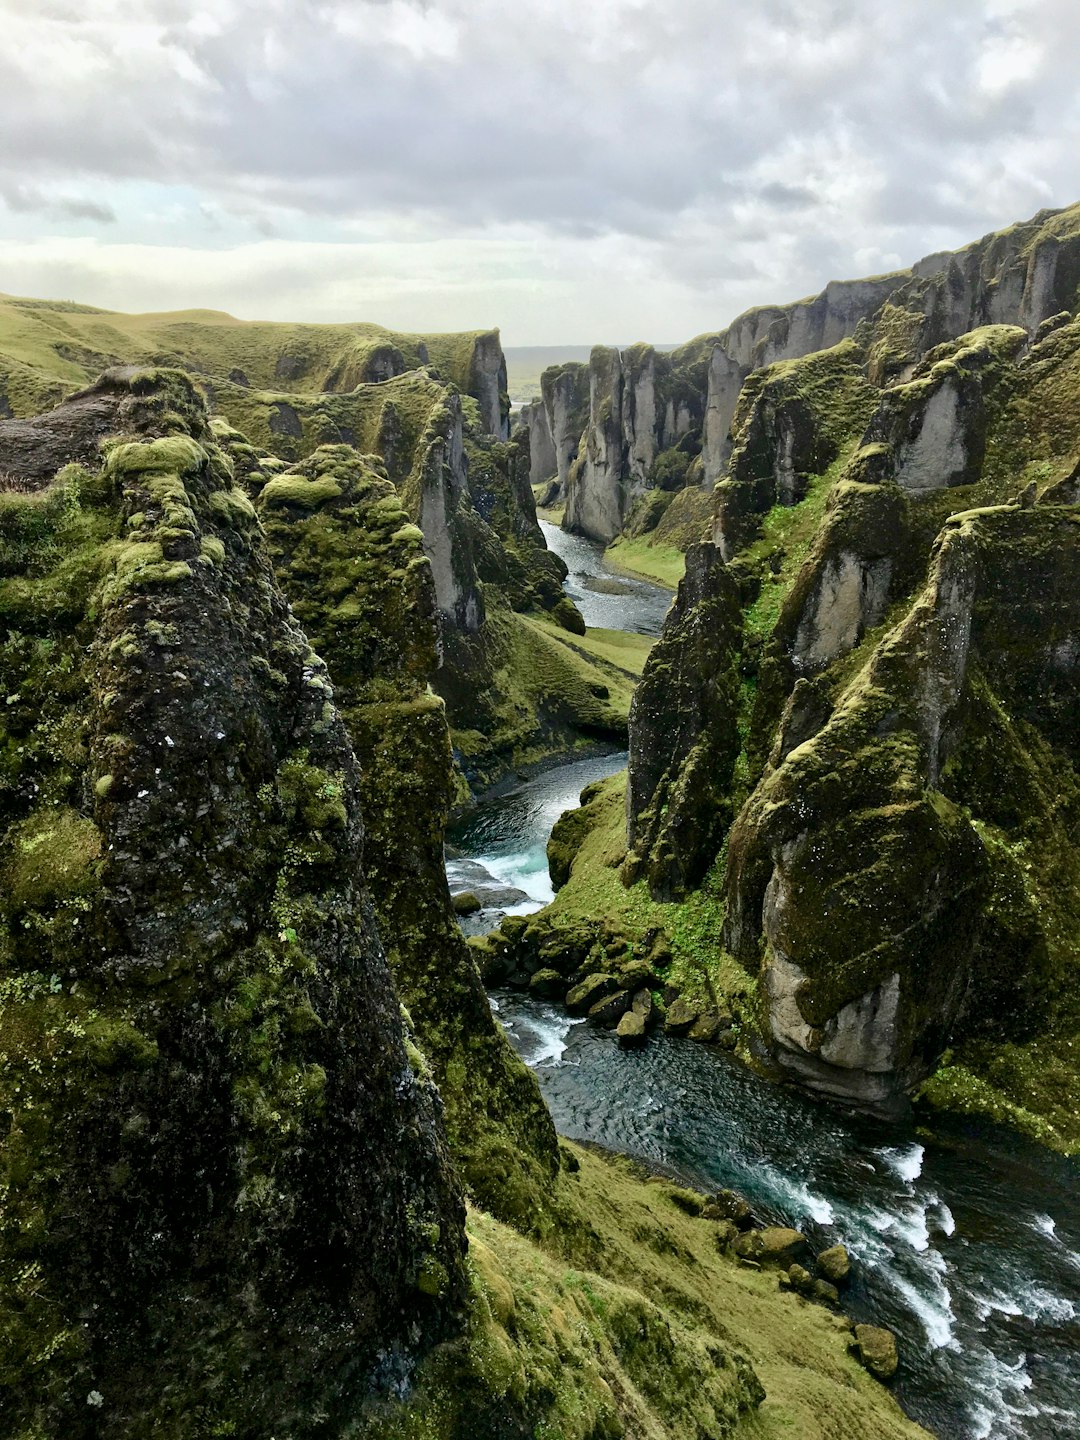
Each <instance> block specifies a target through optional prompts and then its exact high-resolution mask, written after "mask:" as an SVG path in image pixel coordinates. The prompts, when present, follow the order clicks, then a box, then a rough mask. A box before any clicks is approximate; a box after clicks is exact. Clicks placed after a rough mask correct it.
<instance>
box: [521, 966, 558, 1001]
mask: <svg viewBox="0 0 1080 1440" xmlns="http://www.w3.org/2000/svg"><path fill="white" fill-rule="evenodd" d="M565 985H566V981H565V980H564V979H563V977H562V976H561V975H560V974H559V972H558V971H557V970H551V969H546V968H545V969H543V970H537V971H536V973H535V974H534V975H533V976H532V977H531V978H530V980H529V993H530V994H532V995H536V996H538V997H539V998H540V999H541V1000H554V999H555V998H556V997H557V996H558V995H560V994H561V993H562V991H563V988H564V986H565Z"/></svg>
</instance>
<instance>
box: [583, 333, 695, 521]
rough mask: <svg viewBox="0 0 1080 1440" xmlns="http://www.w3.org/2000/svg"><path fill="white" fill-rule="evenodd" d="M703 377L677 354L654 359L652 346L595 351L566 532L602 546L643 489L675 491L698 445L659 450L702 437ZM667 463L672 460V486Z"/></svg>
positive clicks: (623, 519) (686, 358)
mask: <svg viewBox="0 0 1080 1440" xmlns="http://www.w3.org/2000/svg"><path fill="white" fill-rule="evenodd" d="M690 348H691V349H692V347H690ZM691 372H692V377H693V378H692V379H691V378H690V373H691ZM698 372H700V373H698ZM703 377H704V361H701V362H699V363H698V364H696V365H694V364H693V363H692V362H690V361H689V360H688V357H686V356H683V355H682V354H680V352H674V353H673V354H672V355H660V354H657V352H656V351H655V350H654V349H653V347H652V346H651V345H632V346H631V347H630V348H629V349H627V350H621V351H620V350H614V349H610V348H608V347H605V346H597V347H596V348H595V349H594V350H593V352H592V355H591V357H590V360H589V384H590V391H589V421H588V426H587V428H586V430H585V434H584V435H583V436H582V439H581V445H580V449H579V452H578V458H577V460H576V461H575V462H574V464H573V465H572V466H571V469H570V472H569V476H568V480H567V485H566V514H565V518H564V521H563V523H564V525H565V526H566V528H567V529H568V530H574V531H577V532H578V533H580V534H583V535H588V536H590V537H591V538H592V539H594V540H599V541H600V542H601V543H603V544H607V543H608V542H609V541H611V540H613V539H614V538H615V536H616V535H618V534H620V533H621V532H622V530H623V528H624V526H625V524H626V521H627V518H628V516H629V515H630V512H631V511H632V510H633V509H634V505H635V503H636V502H637V501H638V500H639V499H640V498H641V497H642V496H643V495H644V494H645V493H646V491H648V490H649V489H651V488H678V487H679V486H681V484H682V483H683V480H684V478H685V476H686V473H687V470H688V467H689V464H690V460H691V458H692V457H693V456H694V455H696V453H697V451H698V450H699V449H700V444H699V443H698V444H691V445H690V447H689V449H686V450H679V452H678V453H677V454H676V455H675V456H674V457H672V456H670V455H669V456H667V457H665V456H664V454H663V452H665V451H673V450H676V447H679V446H680V443H681V442H685V441H686V440H687V438H688V437H690V436H691V435H692V434H694V433H697V432H700V430H701V426H702V420H703V412H704V384H703ZM665 458H666V459H667V460H668V461H671V460H672V459H674V460H675V465H674V469H673V471H672V474H673V475H674V476H675V483H674V484H672V483H671V476H670V475H669V473H668V470H669V468H670V467H669V466H665V465H664V464H662V463H661V462H662V461H663V460H665Z"/></svg>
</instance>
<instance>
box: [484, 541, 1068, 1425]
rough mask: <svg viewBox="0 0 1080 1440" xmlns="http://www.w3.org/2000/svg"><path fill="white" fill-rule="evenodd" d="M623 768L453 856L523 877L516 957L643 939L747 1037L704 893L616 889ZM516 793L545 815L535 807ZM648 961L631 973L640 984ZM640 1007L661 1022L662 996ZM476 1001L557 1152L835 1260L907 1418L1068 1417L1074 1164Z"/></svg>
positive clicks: (685, 1045)
mask: <svg viewBox="0 0 1080 1440" xmlns="http://www.w3.org/2000/svg"><path fill="white" fill-rule="evenodd" d="M572 538H573V537H571V539H572ZM586 543H587V542H586ZM620 759H621V757H618V756H614V755H612V756H609V757H607V758H606V761H605V763H604V765H602V766H601V767H599V768H598V769H597V770H596V771H595V772H593V771H589V770H587V769H582V768H580V767H579V766H577V765H575V766H573V767H568V768H567V769H566V770H565V771H562V772H560V771H559V770H544V771H543V772H542V773H541V774H540V775H539V776H538V777H537V779H536V780H535V781H532V782H530V783H529V784H523V785H521V786H520V787H519V788H518V789H517V790H516V791H515V792H514V794H513V796H512V797H507V803H506V808H505V809H500V806H501V804H502V802H494V803H492V804H491V805H490V806H489V807H488V809H487V810H486V812H485V815H484V817H483V824H482V826H479V827H477V829H476V830H475V831H474V832H473V833H472V835H471V836H468V837H464V839H463V844H464V848H465V849H466V850H468V851H469V853H470V855H471V857H472V858H473V859H474V860H475V861H477V862H478V863H481V864H484V865H486V864H487V863H488V861H489V859H495V860H497V862H498V864H499V866H500V867H502V868H501V876H502V878H503V879H504V880H505V881H507V882H508V883H513V881H514V879H515V877H517V876H519V875H521V874H523V873H524V872H525V871H526V870H527V871H528V872H529V873H530V874H531V876H532V877H533V878H532V882H531V883H532V885H533V894H531V895H530V896H529V897H528V899H527V900H526V901H525V902H524V903H522V905H521V906H520V909H519V910H518V911H517V912H516V913H517V914H518V915H519V916H520V919H519V920H518V922H517V924H516V925H512V926H511V927H509V928H510V929H516V930H517V932H518V935H519V936H520V935H521V934H524V933H525V931H526V930H527V929H528V928H529V927H531V926H535V925H536V924H537V923H538V922H537V921H534V920H533V919H532V918H531V916H532V915H534V914H535V913H536V912H537V911H538V910H539V908H540V906H541V905H544V904H545V903H546V904H547V907H548V908H547V909H545V910H544V913H543V917H541V922H540V923H542V922H543V920H545V919H547V918H549V917H559V918H560V921H561V923H562V929H563V933H562V934H559V935H551V936H550V937H549V940H548V943H549V944H550V946H552V947H558V948H559V949H560V951H561V950H563V949H564V948H565V946H566V945H567V943H568V941H572V937H573V935H574V933H575V932H579V936H578V938H579V939H580V940H581V941H582V942H585V941H587V944H586V949H587V950H588V949H591V948H592V946H593V945H594V944H596V943H597V942H598V940H601V939H602V941H603V943H602V944H601V949H602V950H603V951H604V964H605V965H606V967H607V968H608V969H612V968H613V967H614V968H617V966H618V965H621V964H623V963H624V962H626V963H634V960H635V957H634V956H633V955H631V954H630V953H628V946H627V939H628V937H629V936H631V935H633V936H636V937H643V936H644V935H646V934H647V933H648V932H649V931H650V930H653V931H656V932H658V933H659V934H661V935H665V936H666V938H667V941H668V943H669V944H670V949H671V952H672V953H671V955H670V959H669V961H668V964H667V965H666V966H661V967H660V968H661V970H662V972H663V976H664V979H665V983H666V984H672V985H674V982H675V981H676V980H677V981H678V982H679V985H678V987H676V988H679V989H681V991H682V993H683V994H684V995H685V996H686V997H687V999H688V1001H693V1002H694V1003H696V1004H697V1005H698V1006H699V1007H701V1008H702V1010H703V1011H704V1013H712V1014H717V1013H719V1011H720V1010H721V1008H722V1007H721V1006H720V1005H719V1004H717V1001H718V1000H719V999H721V998H723V999H724V1000H725V1001H729V997H730V998H734V999H735V1000H736V1002H737V1003H736V1005H734V1006H732V1005H731V1004H730V1003H727V1005H726V1008H727V1010H728V1012H729V1013H730V1012H732V1011H736V1012H737V1011H738V1009H739V1006H740V1005H745V1006H746V1007H747V1019H750V1018H752V1017H751V1015H750V1010H751V1009H752V1005H753V986H752V982H751V980H750V978H749V977H748V976H747V975H746V973H745V972H744V971H743V970H742V969H741V968H740V967H738V966H736V965H735V964H734V962H733V961H730V959H729V957H726V956H724V955H723V953H722V952H721V951H719V949H718V947H717V945H716V936H717V934H718V928H719V910H718V908H717V907H718V906H719V904H720V898H719V892H718V889H717V887H712V888H710V886H709V885H708V884H706V885H705V886H704V887H702V889H701V891H699V892H697V893H696V896H695V900H694V903H693V905H687V904H682V905H659V904H657V902H653V901H652V900H651V899H649V897H648V896H647V894H646V893H645V891H644V888H643V887H641V886H635V887H631V888H630V889H629V890H628V889H627V888H626V887H624V886H623V885H622V882H621V880H620V877H619V874H618V864H619V861H620V859H621V856H622V853H623V851H624V850H625V822H624V813H625V811H624V804H625V797H624V789H623V787H624V786H625V774H624V773H621V766H620V764H619V760H620ZM532 784H536V785H538V786H539V787H541V788H542V791H543V797H541V795H540V794H539V793H537V794H536V796H535V797H532V796H531V795H530V788H531V785H532ZM585 785H589V786H590V788H591V803H590V806H589V807H588V808H589V810H590V811H591V812H592V814H591V815H589V816H586V815H585V814H584V813H583V812H581V811H580V810H578V811H575V812H573V818H571V819H570V820H568V821H567V822H566V824H565V826H564V827H561V828H563V829H565V830H568V831H570V832H571V833H574V832H575V831H576V832H577V833H576V835H575V844H577V845H578V846H579V848H578V849H577V850H575V851H574V854H573V855H572V856H571V860H572V862H573V863H572V864H571V866H570V874H569V876H568V877H567V879H566V883H565V884H564V885H563V886H562V888H561V889H560V890H559V892H558V894H557V896H555V898H554V903H553V904H552V903H550V896H551V893H552V887H551V884H550V876H549V875H548V873H547V853H546V852H547V843H548V840H549V836H550V831H551V824H552V822H553V820H554V819H557V818H558V815H557V814H556V813H555V812H556V811H558V812H559V814H561V813H562V812H563V810H571V811H572V808H573V807H574V806H575V805H576V803H577V792H578V791H579V790H580V789H581V788H583V786H585ZM460 838H461V837H459V839H460ZM557 843H558V841H557V840H556V844H557ZM577 856H580V864H578V863H577V859H576V857H577ZM515 866H519V867H520V869H515ZM714 891H715V893H714ZM601 931H603V935H602V936H601V933H600V932H601ZM668 932H671V933H670V934H669V933H668ZM609 948H611V950H612V953H611V954H609V953H608V950H609ZM705 957H708V958H705ZM539 958H540V957H539V956H538V957H537V959H539ZM661 958H663V957H662V956H661V955H660V954H659V953H658V954H656V955H654V956H653V961H652V962H650V964H649V966H647V967H646V968H648V969H649V970H650V976H656V970H655V969H654V968H652V966H653V964H654V963H655V962H657V961H659V960H660V959H661ZM675 962H677V963H675ZM718 967H719V968H718ZM727 967H730V968H727ZM597 968H600V967H597ZM526 978H527V977H526ZM641 978H642V976H638V979H641ZM656 978H660V977H659V976H656ZM654 998H655V999H656V1000H658V1001H661V1002H662V1001H663V998H664V996H663V993H662V991H658V992H657V994H656V995H655V997H654ZM492 999H493V1004H494V1005H495V1006H496V1007H497V1013H498V1017H499V1019H500V1021H501V1022H502V1023H503V1025H504V1027H505V1028H506V1030H507V1033H508V1034H509V1036H510V1038H511V1041H512V1043H513V1044H514V1046H515V1048H516V1049H517V1050H518V1053H519V1054H520V1055H521V1056H522V1058H523V1059H524V1060H525V1061H526V1063H527V1064H528V1065H529V1066H530V1067H531V1068H532V1069H533V1070H534V1071H535V1073H536V1075H537V1077H538V1079H539V1081H540V1084H541V1088H542V1091H543V1094H544V1097H545V1100H546V1102H547V1104H548V1106H549V1108H550V1110H551V1113H552V1115H553V1117H554V1119H555V1123H556V1126H557V1128H558V1130H559V1132H560V1134H561V1135H564V1136H568V1137H571V1138H575V1139H581V1140H587V1141H593V1142H595V1143H598V1144H600V1145H602V1146H605V1147H607V1148H609V1149H612V1150H615V1151H618V1152H621V1153H623V1154H628V1155H631V1156H635V1157H637V1158H638V1159H640V1160H642V1161H644V1162H645V1163H647V1164H650V1165H659V1166H661V1167H666V1168H667V1169H668V1170H669V1171H670V1172H671V1173H673V1174H677V1175H678V1176H679V1177H680V1178H681V1179H682V1180H683V1182H684V1183H686V1184H690V1185H692V1186H695V1187H696V1188H698V1189H700V1190H715V1189H717V1188H730V1189H733V1190H737V1191H739V1192H741V1193H742V1194H745V1195H746V1196H747V1197H748V1199H749V1200H750V1202H751V1204H752V1205H753V1208H754V1210H755V1213H758V1214H760V1215H761V1216H762V1217H763V1218H765V1219H766V1220H767V1221H769V1222H770V1223H773V1224H777V1225H787V1226H793V1227H795V1228H796V1229H800V1230H802V1231H803V1232H804V1233H806V1234H807V1235H808V1237H809V1238H810V1239H811V1242H812V1244H813V1247H814V1248H815V1250H816V1249H820V1248H823V1247H825V1246H827V1245H828V1244H830V1243H833V1242H836V1241H840V1242H842V1243H844V1244H845V1245H847V1246H848V1247H849V1248H850V1250H851V1252H852V1254H853V1256H854V1258H855V1261H856V1266H857V1275H856V1278H855V1279H854V1281H853V1284H852V1287H851V1290H850V1292H849V1294H848V1295H847V1296H846V1297H845V1307H846V1308H847V1309H848V1310H849V1312H850V1313H851V1315H852V1316H853V1317H854V1318H855V1319H856V1320H859V1321H863V1320H865V1321H869V1322H878V1323H881V1324H884V1325H887V1326H888V1327H889V1328H891V1329H893V1330H895V1331H896V1332H897V1334H898V1335H899V1337H900V1347H901V1356H902V1360H901V1369H900V1372H899V1374H898V1376H897V1380H896V1394H897V1396H898V1397H899V1398H900V1400H901V1401H902V1403H903V1405H904V1407H905V1409H906V1410H907V1411H908V1413H909V1414H910V1415H911V1416H913V1417H914V1418H915V1419H917V1420H919V1421H920V1422H921V1423H923V1424H925V1425H926V1426H927V1427H928V1428H929V1429H931V1430H933V1431H934V1432H935V1433H936V1434H938V1435H939V1436H942V1437H946V1440H991V1437H993V1440H997V1437H998V1436H1002V1437H1023V1440H1044V1437H1046V1436H1048V1435H1057V1434H1063V1433H1067V1432H1066V1430H1064V1429H1062V1426H1063V1425H1067V1424H1068V1423H1070V1422H1071V1418H1072V1417H1073V1416H1074V1415H1075V1413H1076V1411H1077V1407H1078V1405H1080V1393H1078V1385H1077V1379H1076V1375H1075V1363H1074V1362H1075V1330H1076V1325H1077V1323H1078V1322H1080V1307H1078V1306H1077V1303H1076V1301H1075V1300H1074V1298H1073V1297H1074V1296H1075V1293H1076V1281H1077V1275H1078V1274H1080V1206H1078V1204H1077V1200H1076V1196H1077V1193H1078V1189H1080V1166H1077V1164H1076V1162H1075V1161H1069V1160H1064V1159H1062V1158H1061V1157H1058V1156H1054V1155H1051V1154H1049V1153H1048V1152H1046V1151H1043V1150H1041V1149H1039V1148H1038V1147H1036V1146H1033V1145H1031V1144H1029V1143H1028V1142H1026V1141H1024V1140H1023V1139H1022V1138H1020V1137H1018V1136H1016V1135H1015V1134H1014V1133H1013V1132H1009V1131H1005V1130H999V1129H997V1128H996V1127H994V1126H992V1125H987V1124H986V1123H985V1122H983V1121H965V1120H964V1119H963V1118H959V1117H955V1116H948V1115H943V1116H940V1117H935V1118H934V1123H933V1133H932V1134H931V1133H930V1132H928V1131H925V1130H922V1129H919V1128H917V1126H916V1122H915V1120H914V1118H913V1117H910V1116H909V1117H908V1118H907V1119H904V1120H900V1121H893V1122H891V1123H888V1124H886V1123H883V1122H881V1121H874V1120H872V1119H868V1118H866V1117H858V1116H852V1115H848V1114H845V1113H844V1112H842V1111H840V1110H838V1109H835V1108H833V1107H831V1106H829V1105H827V1104H825V1103H824V1102H821V1101H817V1100H814V1099H812V1098H811V1097H809V1096H807V1095H806V1094H804V1093H802V1092H800V1091H795V1090H791V1089H787V1088H784V1087H781V1086H778V1085H775V1084H773V1083H770V1082H769V1081H767V1080H765V1079H763V1078H762V1077H761V1076H759V1075H756V1074H754V1073H753V1072H752V1071H750V1070H748V1069H746V1068H745V1067H744V1066H743V1065H741V1064H740V1063H738V1062H737V1061H736V1060H735V1059H734V1058H733V1056H732V1055H730V1054H728V1053H725V1051H724V1050H723V1049H721V1048H719V1047H718V1046H717V1045H716V1044H715V1043H714V1044H704V1045H703V1044H693V1043H690V1042H689V1041H688V1040H687V1039H680V1038H677V1037H675V1036H671V1035H665V1034H663V1033H659V1032H654V1033H651V1034H648V1035H646V1036H644V1037H643V1039H644V1043H643V1044H642V1045H641V1047H640V1048H638V1049H636V1050H627V1049H625V1048H623V1047H622V1046H621V1045H620V1044H619V1042H618V1040H617V1038H616V1035H615V1034H614V1032H613V1031H612V1030H611V1029H608V1028H604V1027H603V1026H601V1025H598V1024H591V1023H588V1022H587V1021H585V1020H584V1019H581V1018H576V1017H572V1016H570V1015H568V1014H567V1012H566V1010H565V1009H564V1008H563V1006H562V1005H561V1004H555V1003H553V1002H552V1001H551V1000H550V999H543V998H540V997H538V996H536V995H530V994H529V993H527V992H523V991H521V990H514V991H509V990H501V991H498V990H497V991H495V992H494V994H493V997H492ZM710 1007H711V1010H710ZM731 1022H732V1023H731V1025H730V1027H729V1028H725V1029H723V1030H722V1031H721V1032H719V1033H720V1035H721V1036H722V1037H723V1043H725V1044H728V1043H737V1042H738V1039H739V1030H740V1021H739V1015H738V1014H737V1013H731ZM716 1038H717V1037H716V1036H715V1035H714V1040H715V1039H716ZM800 1303H801V1302H800ZM774 1338H775V1337H774ZM762 1378H763V1380H765V1385H766V1389H767V1390H768V1389H769V1382H768V1380H767V1379H766V1378H765V1374H764V1372H762ZM791 1433H795V1434H799V1435H800V1436H801V1435H803V1434H806V1435H812V1434H814V1433H816V1432H815V1431H814V1430H813V1429H806V1430H800V1429H794V1430H792V1431H791ZM837 1433H839V1432H837ZM866 1433H868V1434H874V1435H877V1434H879V1433H886V1432H885V1431H883V1430H880V1429H874V1428H873V1427H871V1428H870V1429H869V1430H868V1431H867V1432H866Z"/></svg>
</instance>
